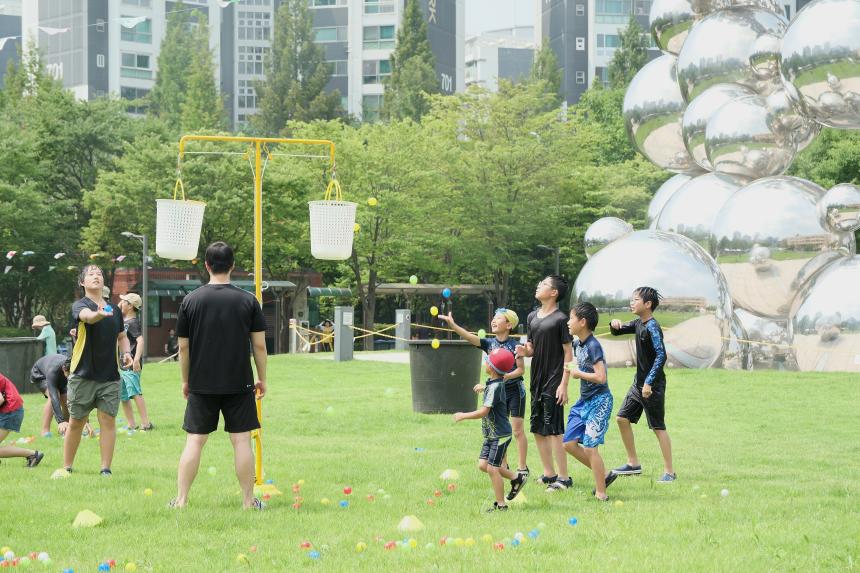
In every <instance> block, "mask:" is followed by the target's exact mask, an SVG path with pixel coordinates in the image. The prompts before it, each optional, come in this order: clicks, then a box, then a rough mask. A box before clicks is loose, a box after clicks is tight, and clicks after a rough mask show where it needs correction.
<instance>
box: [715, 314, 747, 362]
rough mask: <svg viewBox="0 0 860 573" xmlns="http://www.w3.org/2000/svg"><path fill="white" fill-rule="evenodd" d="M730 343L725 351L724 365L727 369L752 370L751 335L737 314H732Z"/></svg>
mask: <svg viewBox="0 0 860 573" xmlns="http://www.w3.org/2000/svg"><path fill="white" fill-rule="evenodd" d="M730 330H731V333H730V334H729V343H728V344H727V345H726V349H725V350H724V351H723V361H722V367H723V368H725V369H727V370H752V367H753V360H752V352H751V345H750V342H749V335H748V334H747V331H746V329H745V328H744V325H743V323H741V321H740V319H739V318H738V317H737V315H732V320H731V323H730Z"/></svg>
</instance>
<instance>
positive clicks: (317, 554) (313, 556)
mask: <svg viewBox="0 0 860 573" xmlns="http://www.w3.org/2000/svg"><path fill="white" fill-rule="evenodd" d="M308 557H310V558H311V559H319V558H320V552H319V551H311V552H310V553H308Z"/></svg>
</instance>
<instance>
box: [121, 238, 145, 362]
mask: <svg viewBox="0 0 860 573" xmlns="http://www.w3.org/2000/svg"><path fill="white" fill-rule="evenodd" d="M120 234H121V235H122V236H123V237H128V238H130V239H137V240H138V241H140V242H141V243H142V244H143V276H142V282H143V288H142V289H141V290H142V291H143V292H142V293H141V298H142V299H143V304H142V305H141V307H140V323H141V333H142V334H143V357H142V358H143V360H146V357H147V356H149V336H148V335H147V333H146V330H147V321H146V319H147V316H146V315H147V306H148V305H147V302H148V300H149V299H148V298H147V294H149V273H148V272H147V266H148V263H149V241H148V240H147V237H146V235H136V234H134V233H132V232H131V231H123V232H122V233H120Z"/></svg>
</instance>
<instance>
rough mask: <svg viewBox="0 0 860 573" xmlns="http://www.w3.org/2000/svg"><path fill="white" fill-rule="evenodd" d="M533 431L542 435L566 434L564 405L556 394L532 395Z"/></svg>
mask: <svg viewBox="0 0 860 573" xmlns="http://www.w3.org/2000/svg"><path fill="white" fill-rule="evenodd" d="M531 432H532V433H533V434H539V435H541V436H560V435H562V434H564V406H563V405H562V404H559V403H558V401H557V400H556V397H555V395H554V394H553V395H549V394H538V395H537V396H535V395H532V415H531Z"/></svg>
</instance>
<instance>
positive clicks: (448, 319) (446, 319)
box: [436, 311, 454, 324]
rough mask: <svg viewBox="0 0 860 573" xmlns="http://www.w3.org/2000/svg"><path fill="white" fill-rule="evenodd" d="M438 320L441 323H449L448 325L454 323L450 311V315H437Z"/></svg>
mask: <svg viewBox="0 0 860 573" xmlns="http://www.w3.org/2000/svg"><path fill="white" fill-rule="evenodd" d="M436 318H438V319H439V320H441V321H444V322H447V323H448V324H452V323H453V322H454V317H453V316H451V311H448V314H437V315H436Z"/></svg>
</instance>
